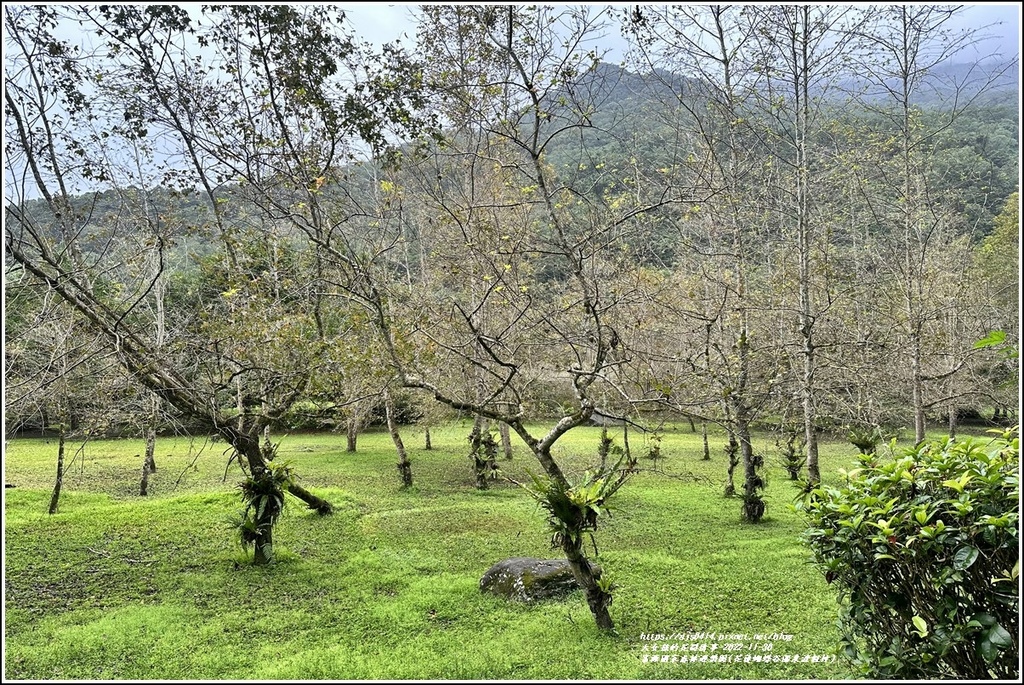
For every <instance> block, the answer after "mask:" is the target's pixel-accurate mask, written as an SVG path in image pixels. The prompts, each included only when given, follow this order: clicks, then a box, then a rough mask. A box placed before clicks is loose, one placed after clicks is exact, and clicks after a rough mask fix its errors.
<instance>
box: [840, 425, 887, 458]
mask: <svg viewBox="0 0 1024 685" xmlns="http://www.w3.org/2000/svg"><path fill="white" fill-rule="evenodd" d="M884 437H885V436H884V435H882V429H881V428H879V427H878V426H874V425H868V424H862V425H856V424H855V425H851V426H850V428H849V429H848V430H847V431H846V439H847V440H849V441H850V444H852V445H853V446H854V447H856V448H857V450H858V451H860V453H861V454H874V453H875V450H877V449H878V445H879V444H880V443H881V442H882V440H883V439H884Z"/></svg>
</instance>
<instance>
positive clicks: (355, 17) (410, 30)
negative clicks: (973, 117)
mask: <svg viewBox="0 0 1024 685" xmlns="http://www.w3.org/2000/svg"><path fill="white" fill-rule="evenodd" d="M612 4H619V5H623V4H624V3H612ZM830 4H835V3H830ZM916 4H920V3H916ZM339 6H340V7H342V8H344V9H345V11H346V13H347V14H348V17H349V19H350V20H351V21H352V25H353V26H354V27H355V29H356V31H357V32H358V35H359V37H360V38H361V39H362V40H365V41H369V42H371V43H374V44H377V45H380V44H381V43H385V42H389V41H392V40H395V39H398V38H402V37H403V34H404V36H406V40H408V41H409V44H410V45H411V43H412V41H413V40H415V34H416V22H415V19H414V13H415V11H416V7H417V3H385V2H360V3H340V5H339ZM1020 24H1021V9H1020V5H1019V4H1017V3H1012V2H993V3H981V4H973V5H965V6H964V10H963V13H962V14H961V16H960V17H959V22H958V23H957V24H955V26H956V27H957V28H979V29H980V28H982V27H988V28H987V29H986V30H985V33H986V34H988V35H991V36H992V38H990V39H989V40H986V41H984V43H983V44H982V45H981V46H979V48H978V52H977V53H976V54H972V53H966V54H965V55H964V58H965V61H966V59H970V58H971V57H975V58H977V57H985V56H988V55H991V54H993V53H999V54H1000V55H1001V56H1002V57H1003V58H1005V59H1009V58H1011V57H1013V56H1014V55H1019V54H1020ZM610 38H617V36H615V35H612V36H610ZM618 42H619V44H620V46H621V44H622V43H621V40H619V41H618ZM606 47H609V48H613V47H614V46H613V45H612V44H609V45H608V46H606ZM968 55H970V57H969V56H968ZM617 56H618V55H617V54H613V55H611V57H612V59H615V58H616V57H617Z"/></svg>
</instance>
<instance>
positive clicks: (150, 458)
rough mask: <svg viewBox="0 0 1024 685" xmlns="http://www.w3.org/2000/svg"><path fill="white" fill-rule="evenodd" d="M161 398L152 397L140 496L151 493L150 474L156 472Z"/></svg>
mask: <svg viewBox="0 0 1024 685" xmlns="http://www.w3.org/2000/svg"><path fill="white" fill-rule="evenodd" d="M159 402H160V400H159V399H158V398H157V396H156V395H153V396H152V397H151V398H150V412H149V426H147V428H146V454H145V456H144V457H143V458H142V480H141V481H140V482H139V496H140V497H146V496H147V495H149V476H150V474H152V473H155V472H156V422H157V416H158V415H157V409H158V406H159Z"/></svg>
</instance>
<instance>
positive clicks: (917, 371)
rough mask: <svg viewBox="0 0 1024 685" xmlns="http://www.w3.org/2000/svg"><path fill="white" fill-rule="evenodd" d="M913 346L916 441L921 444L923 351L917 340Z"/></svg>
mask: <svg viewBox="0 0 1024 685" xmlns="http://www.w3.org/2000/svg"><path fill="white" fill-rule="evenodd" d="M911 346H912V347H913V350H912V352H911V356H910V372H911V374H912V375H913V381H912V383H913V391H912V392H913V403H914V441H915V442H921V441H923V440H924V439H925V420H924V380H922V373H921V351H920V348H919V345H918V343H917V341H916V340H915V341H914V342H913V343H912V344H911Z"/></svg>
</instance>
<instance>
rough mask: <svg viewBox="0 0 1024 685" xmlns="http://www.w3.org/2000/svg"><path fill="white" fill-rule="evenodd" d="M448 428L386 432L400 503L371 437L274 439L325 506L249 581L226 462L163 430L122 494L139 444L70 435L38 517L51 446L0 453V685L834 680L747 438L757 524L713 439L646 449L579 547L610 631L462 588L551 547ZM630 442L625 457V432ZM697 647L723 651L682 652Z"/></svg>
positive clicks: (829, 636) (799, 558) (462, 430)
mask: <svg viewBox="0 0 1024 685" xmlns="http://www.w3.org/2000/svg"><path fill="white" fill-rule="evenodd" d="M468 428H469V425H468V423H464V424H453V425H451V426H449V427H447V428H445V429H443V430H442V429H437V430H435V431H433V434H432V438H433V443H434V450H432V451H429V452H428V451H425V450H423V449H421V448H422V444H423V436H422V433H417V431H416V429H414V428H411V427H407V428H405V429H404V430H403V434H404V436H405V441H406V445H407V446H408V447H409V448H410V457H411V459H412V464H413V470H414V475H415V479H416V483H415V485H414V487H413V488H411V489H410V490H401V489H400V487H399V479H398V473H397V471H396V469H395V462H396V459H395V455H394V450H393V447H392V445H391V442H390V438H389V436H387V435H386V434H385V433H367V434H364V435H362V436H361V437H360V442H359V451H358V452H356V453H354V454H353V453H347V452H345V451H344V438H343V437H342V436H338V435H331V434H301V435H291V436H287V437H285V438H284V439H283V441H282V443H281V447H280V452H279V457H278V459H281V460H286V461H290V462H292V464H293V465H294V467H295V470H296V472H297V474H298V475H299V476H300V478H301V483H302V484H303V485H304V486H305V487H306V488H308V489H310V490H312V491H313V492H315V493H317V494H320V495H322V496H324V497H326V498H327V499H329V500H330V501H331V502H332V503H333V504H334V505H335V508H336V510H335V513H334V514H332V515H331V516H328V517H318V516H317V515H315V514H313V513H312V512H309V511H308V510H307V509H305V508H304V507H303V505H302V503H301V502H299V501H298V500H295V499H290V501H289V504H288V506H287V507H286V510H285V513H284V515H283V516H282V519H281V522H280V524H279V526H278V527H277V529H276V530H275V543H276V546H275V549H276V554H277V562H276V563H275V564H273V565H271V566H268V567H259V568H257V567H253V566H251V565H249V564H248V563H247V560H246V557H245V556H244V554H243V552H242V550H241V548H240V547H239V546H238V543H237V541H236V538H235V537H234V534H233V532H232V531H231V530H230V528H229V525H228V522H227V521H228V518H229V517H230V516H231V515H232V514H233V513H235V512H236V511H237V510H239V509H240V508H241V505H240V500H239V498H238V492H237V488H236V487H235V484H236V483H237V482H238V481H239V480H240V476H241V473H240V471H239V470H238V468H237V466H236V465H234V464H232V465H231V466H230V467H229V468H228V469H227V472H226V479H225V464H226V462H227V453H226V452H225V445H224V443H213V444H210V443H205V442H203V441H202V440H201V439H199V440H195V441H189V440H186V439H161V440H160V441H158V443H157V452H156V459H157V465H158V467H159V470H158V471H157V473H155V474H154V475H153V477H152V479H151V482H150V496H149V497H147V498H140V497H138V496H137V490H138V481H139V476H140V469H141V461H142V460H141V458H140V457H139V456H138V455H139V454H140V452H141V450H142V443H141V442H140V441H133V440H115V441H95V442H90V443H88V444H87V445H86V446H85V448H84V450H83V451H82V452H81V453H79V454H77V456H75V458H74V460H73V461H71V463H70V464H69V467H68V472H67V475H66V478H65V483H64V493H63V495H62V498H61V503H60V511H59V512H58V513H57V514H56V515H53V516H50V515H48V514H47V513H46V511H47V504H48V502H49V497H50V490H51V488H52V479H53V470H54V463H55V457H56V442H55V441H46V440H42V439H35V440H12V441H10V442H9V443H8V445H7V449H6V452H5V454H4V478H5V481H6V482H7V483H11V484H14V485H16V487H15V488H12V489H7V490H5V492H4V513H5V524H4V532H5V540H4V572H5V586H4V587H5V625H4V647H5V665H4V678H5V680H7V679H160V680H164V679H167V680H171V679H261V680H264V679H269V680H320V679H490V680H504V679H601V680H607V679H617V680H648V679H684V680H702V679H766V680H774V679H843V678H848V677H850V675H849V672H848V671H847V670H846V669H845V668H844V665H843V664H842V662H841V661H840V662H829V661H824V662H823V661H820V660H815V659H814V658H812V657H815V658H817V657H820V656H821V655H828V654H830V652H831V649H832V646H833V643H834V642H835V638H836V628H835V625H836V620H835V618H836V608H837V605H836V599H835V596H834V593H833V591H832V590H831V589H830V588H829V586H828V585H827V584H826V583H825V581H824V579H823V578H822V576H821V574H820V573H819V572H817V571H816V570H815V569H814V568H813V567H812V566H811V565H810V564H809V559H810V554H809V552H808V550H807V549H806V548H804V547H803V545H802V543H801V541H800V533H801V531H802V529H803V525H802V523H801V520H800V518H799V517H798V515H797V514H795V513H793V512H792V511H790V510H789V508H788V505H789V504H790V502H791V501H792V498H793V496H794V494H795V489H794V487H793V486H792V485H791V484H790V482H789V481H788V480H787V479H786V476H785V474H784V472H783V470H782V468H781V467H780V466H779V463H778V458H777V452H776V451H775V449H774V446H773V445H772V444H770V442H769V441H768V438H767V436H764V437H762V438H761V439H760V440H759V441H758V443H757V445H756V447H757V448H759V449H761V450H762V451H763V452H764V454H765V455H766V456H767V457H768V462H769V466H768V468H767V472H768V476H769V488H768V490H767V493H766V501H767V505H768V510H767V516H766V519H765V520H764V521H763V522H762V523H760V524H757V525H750V524H744V523H741V521H740V516H739V510H740V500H739V499H738V498H732V499H727V498H724V497H723V496H722V489H723V485H724V480H725V468H726V464H725V457H724V456H723V446H724V443H725V440H724V437H723V436H722V435H721V434H713V436H712V459H711V461H702V460H701V447H700V435H699V434H696V435H694V434H691V433H690V432H689V429H688V427H685V426H679V427H678V428H676V429H671V430H668V431H667V432H666V433H665V437H664V440H663V442H662V454H663V455H664V459H662V460H659V461H658V462H657V463H656V464H655V463H653V462H651V461H650V460H644V459H642V460H641V466H642V467H643V468H644V469H645V471H644V472H642V473H640V474H639V475H637V476H635V477H634V479H633V480H632V481H630V483H629V484H627V486H626V487H625V488H623V489H622V490H621V491H620V492H619V494H618V495H617V496H616V499H615V501H614V502H613V504H614V505H615V506H616V509H615V511H614V512H613V515H612V517H611V518H610V519H607V520H606V521H605V522H604V525H603V526H602V528H601V529H600V530H599V531H598V533H597V535H596V541H597V545H598V550H599V556H598V558H597V560H598V563H600V564H601V565H602V566H603V567H604V569H605V573H606V574H607V575H609V576H610V577H611V578H612V579H613V580H614V581H615V583H616V586H617V588H618V589H617V590H616V592H615V601H614V603H613V605H612V607H611V611H612V616H613V618H614V620H615V622H616V626H617V629H618V634H617V635H615V636H610V635H603V634H601V633H599V632H598V631H597V629H596V627H595V626H594V622H593V619H592V618H591V615H590V612H589V609H588V608H587V605H586V601H585V600H584V598H583V596H582V593H580V592H576V593H574V594H573V595H571V596H570V597H569V598H568V599H565V600H562V601H547V602H539V603H535V604H531V605H524V604H517V603H510V602H508V601H505V600H503V599H500V598H497V597H493V596H490V595H485V594H482V593H481V592H480V590H479V586H478V583H479V579H480V576H481V575H482V574H483V572H484V571H485V570H486V569H487V568H488V567H489V566H490V565H491V564H493V563H495V562H497V561H499V560H501V559H504V558H506V557H510V556H539V557H558V556H559V553H558V552H556V551H553V550H551V549H550V535H549V533H548V532H547V529H546V525H545V521H544V516H543V514H542V511H541V510H540V509H539V508H538V506H537V505H536V503H535V502H534V501H533V500H532V499H531V498H530V497H529V496H528V494H527V493H525V492H523V491H522V490H521V489H519V488H518V487H516V486H515V485H512V484H510V483H507V482H498V483H496V484H495V485H494V487H492V489H490V490H488V491H477V490H476V489H475V488H474V487H473V482H474V481H473V474H472V472H471V468H470V461H469V460H468V459H467V458H466V457H465V453H466V449H467V448H466V440H465V436H466V434H467V433H468ZM598 438H599V431H598V429H579V430H577V431H573V432H572V433H571V434H570V435H568V436H566V439H565V440H563V441H562V443H560V445H559V449H560V455H561V459H563V460H564V461H565V463H566V464H568V465H569V467H568V469H567V470H568V471H570V472H572V471H574V470H582V469H583V468H584V467H585V466H586V465H587V463H588V462H589V461H591V460H593V458H594V457H593V455H594V454H595V453H596V446H597V444H598ZM513 440H516V438H515V437H514V438H513ZM631 443H632V447H633V449H634V450H635V451H639V452H643V451H644V449H645V448H644V443H643V438H642V436H640V435H636V434H634V435H632V436H631ZM516 448H517V449H516V455H515V458H514V459H513V460H512V461H511V462H508V461H502V462H501V466H502V470H503V474H505V475H508V476H511V477H513V478H515V479H516V480H520V481H522V480H524V479H527V478H528V476H527V474H526V469H530V470H532V471H539V467H538V465H537V464H536V463H535V461H534V460H533V459H532V457H530V455H529V454H528V452H527V450H526V448H525V446H524V445H522V443H516ZM853 452H854V450H853V448H852V447H851V446H849V445H848V444H846V443H842V444H840V443H835V444H825V445H823V446H822V455H821V461H822V471H823V475H824V477H825V478H826V480H829V479H834V478H837V477H838V476H837V475H836V474H837V470H838V469H839V468H849V467H850V466H852V465H853V464H854V463H855V458H854V453H853ZM74 454H75V453H74V450H73V449H72V450H70V451H69V460H71V456H72V455H74ZM739 484H740V480H739V474H737V485H739ZM590 552H591V553H593V548H592V547H591V548H590ZM689 633H704V634H713V636H710V637H709V636H707V635H705V637H702V638H701V637H696V638H694V637H692V636H689V635H687V634H689ZM652 634H655V635H657V634H662V635H665V636H666V637H665V638H664V639H655V640H651V639H649V638H650V636H651V635H652ZM719 635H722V636H730V637H724V638H723V639H719V637H718V636H719ZM773 635H774V636H775V637H772V636H773ZM734 636H740V637H739V638H737V637H734ZM780 636H785V637H780ZM701 644H703V645H704V650H705V651H691V649H690V648H691V645H697V646H698V650H699V649H700V647H699V645H701ZM713 644H714V645H717V647H716V648H715V649H713V650H712V649H711V646H712V645H713ZM751 644H754V645H755V648H751V647H750V646H749V645H751ZM664 645H668V650H669V651H664V652H663V651H660V650H661V649H662V647H663V646H664ZM726 645H741V646H740V647H728V648H727V647H726ZM765 645H768V646H767V647H765ZM652 648H653V649H657V650H659V651H658V652H657V656H658V663H650V662H651V661H652V660H653V659H652V653H651V649H652ZM717 654H729V655H730V656H732V657H733V659H732V661H731V662H727V663H721V662H718V661H717V660H715V661H712V660H711V659H710V658H709V659H708V660H705V661H701V658H702V657H704V656H709V657H710V656H711V655H717ZM662 656H667V657H668V661H667V662H666V663H661V657H662ZM674 656H681V657H682V660H676V661H675V662H673V660H672V657H674ZM691 656H693V657H695V660H694V661H693V662H691V661H690V657H691ZM748 657H749V660H747V658H748ZM775 657H778V661H772V660H771V659H774V658H775ZM804 657H807V658H806V659H804Z"/></svg>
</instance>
